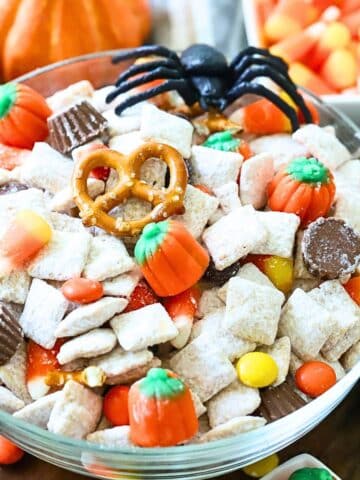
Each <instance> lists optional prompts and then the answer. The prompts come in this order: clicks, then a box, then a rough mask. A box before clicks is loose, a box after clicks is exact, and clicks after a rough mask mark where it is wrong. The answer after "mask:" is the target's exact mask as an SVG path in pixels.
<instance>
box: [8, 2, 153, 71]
mask: <svg viewBox="0 0 360 480" xmlns="http://www.w3.org/2000/svg"><path fill="white" fill-rule="evenodd" d="M49 19H51V21H50V20H49ZM149 30H150V8H149V2H148V0H76V1H73V2H71V1H68V0H56V1H55V0H42V1H39V0H0V55H1V61H0V75H1V76H3V78H4V79H5V80H9V79H11V78H15V77H17V76H19V75H22V74H24V73H26V72H28V71H30V70H33V69H34V68H37V67H41V66H43V65H47V64H49V63H53V62H57V61H59V60H63V59H64V58H69V57H75V56H77V55H83V54H85V53H91V52H96V51H101V50H111V49H116V48H128V47H136V46H138V45H140V44H142V43H143V41H144V40H145V38H146V36H147V35H148V33H149Z"/></svg>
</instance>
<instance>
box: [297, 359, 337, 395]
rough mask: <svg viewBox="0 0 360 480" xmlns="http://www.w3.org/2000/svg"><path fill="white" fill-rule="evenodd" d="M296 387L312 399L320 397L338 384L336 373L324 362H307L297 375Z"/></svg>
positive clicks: (298, 370)
mask: <svg viewBox="0 0 360 480" xmlns="http://www.w3.org/2000/svg"><path fill="white" fill-rule="evenodd" d="M295 382H296V386H297V387H298V388H299V390H301V391H302V392H303V393H306V395H309V396H310V397H318V396H319V395H321V394H322V393H324V392H326V390H329V388H331V387H332V386H333V385H335V383H336V373H335V371H334V369H333V368H332V367H330V365H328V364H327V363H324V362H318V361H312V362H305V363H304V364H303V365H301V367H300V368H298V369H297V370H296V373H295Z"/></svg>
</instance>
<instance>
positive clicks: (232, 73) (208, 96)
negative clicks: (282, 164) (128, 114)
mask: <svg viewBox="0 0 360 480" xmlns="http://www.w3.org/2000/svg"><path fill="white" fill-rule="evenodd" d="M153 55H154V56H156V57H162V58H156V59H154V60H150V61H148V62H145V63H141V64H138V65H132V66H131V67H129V68H128V69H127V70H125V71H124V72H123V73H122V74H121V75H120V76H119V78H118V80H117V82H116V84H115V86H116V88H115V89H114V90H113V91H112V92H111V93H109V95H108V96H107V98H106V101H107V102H108V103H110V102H111V101H112V100H114V98H116V97H117V96H118V95H119V94H121V93H124V92H127V91H128V90H131V89H132V88H135V87H138V86H139V85H143V84H145V83H148V82H151V81H152V80H158V79H162V80H164V82H163V83H161V84H160V85H157V86H155V87H152V88H149V89H148V90H146V91H145V92H141V93H137V94H135V95H133V96H130V97H128V98H126V99H125V100H124V101H122V102H121V103H120V104H119V105H118V106H117V107H116V108H115V113H116V114H118V115H120V114H121V112H123V111H124V110H125V109H126V108H128V107H131V106H132V105H135V104H136V103H139V102H141V101H143V100H147V99H149V98H151V97H154V96H155V95H158V94H160V93H163V92H168V91H170V90H176V91H177V92H178V93H179V94H180V95H181V97H182V98H183V100H184V102H185V103H186V104H187V105H189V106H192V105H193V104H195V103H196V102H199V104H200V107H201V108H202V109H203V110H205V111H208V110H209V109H218V110H221V111H222V110H224V109H225V108H226V107H227V106H228V105H229V104H230V103H232V102H233V101H234V100H236V99H237V98H239V97H241V96H242V95H245V94H247V93H251V94H254V95H259V96H262V97H265V98H267V99H268V100H270V101H271V102H272V103H273V104H274V105H276V106H277V107H278V108H279V109H280V110H282V111H283V112H284V114H285V115H286V116H287V117H288V118H289V120H290V122H291V125H292V129H293V130H297V129H298V128H299V121H298V117H297V114H296V110H295V109H294V108H293V107H292V106H291V105H289V103H287V102H286V101H285V100H283V99H282V98H281V97H279V96H278V95H277V94H276V93H274V92H273V91H272V90H270V89H269V88H267V87H266V86H264V85H263V84H261V83H259V82H258V81H257V79H258V78H260V77H268V78H270V79H271V80H272V81H273V82H275V83H276V84H277V85H278V86H279V87H280V88H281V89H282V90H284V91H285V92H286V93H287V94H288V96H289V97H290V98H291V99H292V100H293V102H294V103H295V104H296V105H297V106H298V107H299V109H300V110H301V112H302V113H303V116H304V119H305V121H306V122H308V123H311V122H312V117H311V113H310V111H309V110H308V108H307V106H306V105H305V102H304V100H303V98H302V96H301V95H300V94H299V93H298V91H297V88H296V85H295V84H294V83H293V81H292V80H291V79H290V77H289V75H288V66H287V64H286V63H285V62H284V61H283V60H282V59H281V58H280V57H276V56H274V55H271V54H270V52H269V51H268V50H265V49H262V48H256V47H248V48H245V50H243V51H241V52H240V53H239V54H238V55H237V56H236V57H235V58H234V60H233V61H232V62H231V63H230V65H229V64H228V62H227V60H226V58H225V56H224V55H223V54H222V53H221V52H219V51H218V50H217V49H215V48H213V47H210V46H209V45H203V44H195V45H192V46H191V47H189V48H187V49H186V50H184V51H183V53H182V54H181V56H180V57H179V56H178V55H177V54H176V53H175V52H173V51H172V50H169V49H168V48H166V47H162V46H159V45H147V46H143V47H139V48H135V49H133V50H129V51H126V52H122V53H120V54H118V55H117V56H115V57H114V58H113V63H118V62H122V61H124V60H129V59H135V58H140V57H146V56H153ZM139 73H143V75H141V76H138V77H136V78H132V77H134V76H135V75H138V74H139Z"/></svg>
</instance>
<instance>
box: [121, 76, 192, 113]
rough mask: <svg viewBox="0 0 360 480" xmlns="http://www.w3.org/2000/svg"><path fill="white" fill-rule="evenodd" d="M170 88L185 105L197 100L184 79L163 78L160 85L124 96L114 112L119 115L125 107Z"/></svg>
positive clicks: (167, 90)
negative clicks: (163, 80) (179, 96)
mask: <svg viewBox="0 0 360 480" xmlns="http://www.w3.org/2000/svg"><path fill="white" fill-rule="evenodd" d="M171 90H176V91H177V92H178V93H179V95H181V97H182V98H183V99H184V101H185V103H186V104H187V105H193V104H194V103H195V102H196V100H197V97H195V95H194V93H193V90H192V88H191V86H190V85H189V84H188V83H187V81H186V80H185V79H181V80H165V82H164V83H162V84H161V85H157V86H156V87H153V88H150V89H149V90H146V91H145V92H141V93H138V94H136V95H133V96H131V97H128V98H126V99H125V100H124V101H123V102H121V103H120V104H119V105H118V106H117V107H116V108H115V113H116V114H117V115H120V114H121V113H122V112H123V111H124V110H125V109H127V108H129V107H131V106H132V105H136V104H137V103H140V102H142V101H144V100H148V99H149V98H152V97H155V96H156V95H159V94H160V93H164V92H169V91H171ZM115 96H116V95H115ZM113 98H114V97H113Z"/></svg>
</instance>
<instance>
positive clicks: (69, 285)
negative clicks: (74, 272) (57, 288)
mask: <svg viewBox="0 0 360 480" xmlns="http://www.w3.org/2000/svg"><path fill="white" fill-rule="evenodd" d="M61 291H62V294H63V295H64V297H65V298H67V299H68V300H69V301H70V302H76V303H91V302H95V301H96V300H99V299H100V298H101V297H102V296H103V295H104V289H103V286H102V284H101V283H100V282H97V281H96V280H90V279H89V278H81V277H77V278H70V280H68V281H67V282H65V283H64V285H63V286H62V288H61Z"/></svg>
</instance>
